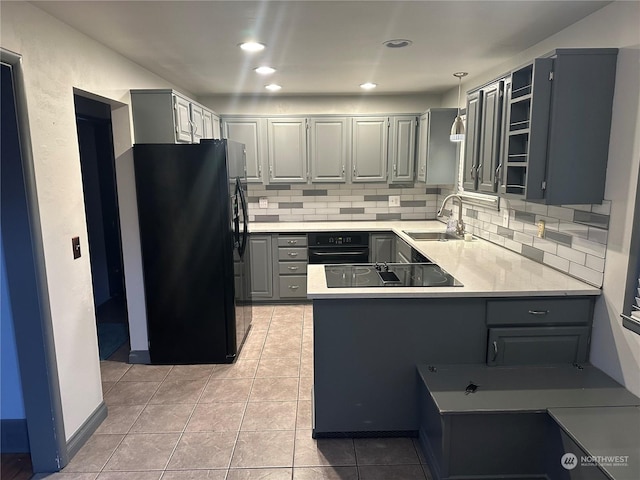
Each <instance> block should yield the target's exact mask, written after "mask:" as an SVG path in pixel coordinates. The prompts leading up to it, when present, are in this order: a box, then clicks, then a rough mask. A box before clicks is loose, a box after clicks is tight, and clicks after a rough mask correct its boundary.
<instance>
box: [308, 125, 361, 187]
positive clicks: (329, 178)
mask: <svg viewBox="0 0 640 480" xmlns="http://www.w3.org/2000/svg"><path fill="white" fill-rule="evenodd" d="M309 125H310V128H309V159H310V165H311V181H313V182H343V183H344V182H346V180H347V171H348V170H349V168H350V163H351V162H350V161H349V144H350V136H349V122H348V121H347V118H346V117H317V118H311V119H310V121H309Z"/></svg>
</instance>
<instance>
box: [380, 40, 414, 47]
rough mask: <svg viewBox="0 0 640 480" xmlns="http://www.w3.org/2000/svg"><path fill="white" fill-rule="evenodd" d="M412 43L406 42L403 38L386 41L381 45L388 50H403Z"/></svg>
mask: <svg viewBox="0 0 640 480" xmlns="http://www.w3.org/2000/svg"><path fill="white" fill-rule="evenodd" d="M412 43H413V42H412V41H411V40H407V39H405V38H394V39H393V40H387V41H386V42H383V43H382V44H383V45H384V46H385V47H389V48H403V47H408V46H410V45H411V44H412Z"/></svg>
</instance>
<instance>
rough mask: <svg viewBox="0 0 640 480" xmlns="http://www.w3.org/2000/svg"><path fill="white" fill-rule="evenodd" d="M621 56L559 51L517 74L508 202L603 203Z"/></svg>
mask: <svg viewBox="0 0 640 480" xmlns="http://www.w3.org/2000/svg"><path fill="white" fill-rule="evenodd" d="M616 60H617V49H611V48H603V49H560V50H555V51H554V52H552V53H551V54H550V55H549V56H547V57H545V58H539V59H536V60H535V61H534V62H532V63H530V64H528V65H525V66H523V67H522V68H520V69H518V70H515V71H513V72H512V73H511V91H510V94H509V95H508V97H507V106H508V108H507V120H506V131H507V133H506V135H507V138H506V139H505V146H504V149H503V153H502V164H503V170H504V171H503V179H502V186H501V188H500V193H501V194H502V195H504V196H505V197H508V198H514V199H522V200H534V201H540V202H543V203H546V204H549V205H561V204H594V203H601V202H602V200H603V198H604V187H605V179H606V169H607V157H608V152H609V136H610V130H611V110H612V106H613V93H614V87H615V75H616Z"/></svg>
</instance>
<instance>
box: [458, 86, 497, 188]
mask: <svg viewBox="0 0 640 480" xmlns="http://www.w3.org/2000/svg"><path fill="white" fill-rule="evenodd" d="M503 96H504V80H498V81H496V82H493V83H491V84H489V85H486V86H485V87H483V88H481V89H479V90H477V91H476V92H473V93H471V94H469V96H468V97H467V129H466V130H467V131H466V138H465V157H464V158H465V167H464V170H465V171H464V184H463V186H464V189H465V190H471V191H474V190H477V191H480V192H484V193H496V192H497V191H498V183H499V182H498V178H499V177H498V176H496V170H497V169H498V165H499V163H500V162H499V159H500V140H501V127H502V99H503Z"/></svg>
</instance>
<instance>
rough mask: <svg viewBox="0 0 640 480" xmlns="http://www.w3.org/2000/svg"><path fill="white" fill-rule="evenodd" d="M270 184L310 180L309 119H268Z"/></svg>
mask: <svg viewBox="0 0 640 480" xmlns="http://www.w3.org/2000/svg"><path fill="white" fill-rule="evenodd" d="M267 138H268V145H269V150H268V151H269V154H268V159H269V182H270V183H302V182H306V181H307V120H306V119H305V118H270V119H268V120H267Z"/></svg>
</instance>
